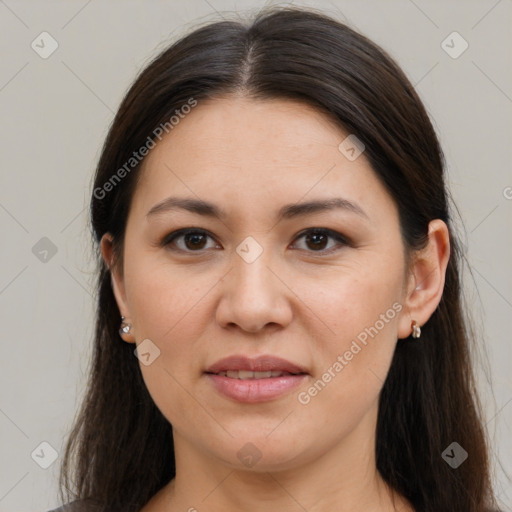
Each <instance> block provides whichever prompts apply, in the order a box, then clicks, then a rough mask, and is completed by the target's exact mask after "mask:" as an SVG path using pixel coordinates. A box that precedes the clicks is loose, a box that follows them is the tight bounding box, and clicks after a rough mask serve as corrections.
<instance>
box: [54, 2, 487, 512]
mask: <svg viewBox="0 0 512 512" xmlns="http://www.w3.org/2000/svg"><path fill="white" fill-rule="evenodd" d="M91 213H92V225H93V230H94V236H95V241H96V242H97V244H98V249H99V251H98V256H99V265H100V269H99V281H98V292H99V296H98V309H97V325H96V339H95V345H94V347H95V349H94V356H93V357H94V359H93V366H92V371H91V374H90V381H89V387H88V390H87V394H86V398H85V401H84V403H83V406H82V409H81V412H80V415H79V417H78V420H77V422H76V425H75V426H74V429H73V431H72V433H71V436H70V438H69V440H68V444H67V450H66V454H65V458H64V463H63V466H62V473H61V487H62V489H66V490H68V493H67V494H65V493H64V492H62V498H63V500H65V501H68V502H71V501H72V500H73V501H74V502H73V503H72V504H70V505H68V506H67V507H65V508H62V509H59V510H72V511H76V510H83V511H90V510H102V511H107V510H108V511H113V510H119V511H142V512H164V511H175V510H188V511H195V510H197V511H217V510H244V511H256V510H258V511H259V510H264V509H265V510H266V509H268V508H269V507H272V508H274V509H276V510H283V511H288V510H290V511H295V510H297V511H299V510H308V511H310V512H321V511H327V510H329V511H332V510H336V511H342V512H345V511H363V510H364V511H370V510H371V511H397V512H398V511H400V512H410V511H422V512H442V511H448V510H449V511H457V512H477V511H478V512H483V511H486V512H487V511H489V510H493V508H494V507H495V506H496V502H495V498H494V496H493V491H492V488H491V483H490V478H489V472H490V470H489V460H488V459H489V451H488V447H487V441H486V439H485V436H484V428H483V422H482V419H481V412H480V409H479V405H478V403H479V402H478V398H477V395H476V392H475V388H474V383H473V373H472V367H471V362H470V358H469V346H470V345H469V343H470V340H469V336H468V329H467V326H466V320H465V317H464V311H463V310H462V308H461V299H460V282H459V281H460V279H459V265H460V255H459V249H458V245H457V240H456V238H455V237H454V234H453V231H452V224H451V217H450V213H449V206H448V201H447V191H446V187H445V178H444V171H443V157H442V151H441V148H440V146H439V142H438V140H437V138H436V135H435V132H434V130H433V128H432V125H431V123H430V120H429V118H428V116H427V114H426V112H425V109H424V107H423V105H422V103H421V101H420V99H419V98H418V96H417V94H416V92H415V90H414V88H413V86H412V85H411V84H410V82H409V81H408V80H407V78H406V77H405V76H404V74H403V72H402V71H401V70H400V69H399V68H398V66H397V65H396V64H395V63H394V61H393V60H392V59H391V58H390V57H389V56H388V55H387V54H386V53H385V52H384V51H383V50H382V49H380V48H378V47H377V46H376V45H375V44H374V43H372V42H371V41H369V40H368V39H366V38H365V37H363V36H361V35H359V34H357V33H356V32H354V31H353V30H351V29H350V28H348V27H347V26H345V25H343V24H341V23H339V22H337V21H335V20H333V19H330V18H328V17H326V16H324V15H322V14H321V13H318V12H316V11H313V10H304V9H294V8H281V9H271V10H266V11H264V12H263V13H261V14H260V15H258V16H257V17H256V18H255V19H254V20H253V21H252V22H251V23H250V24H249V25H248V26H246V25H244V24H242V23H238V22H233V21H223V22H218V23H213V24H209V25H207V26H204V27H202V28H199V29H197V30H195V31H194V32H192V33H191V34H190V35H188V36H186V37H184V38H182V39H181V40H180V41H178V42H177V43H175V44H173V45H172V46H171V47H170V48H168V49H167V50H165V51H164V52H163V53H161V54H160V55H159V56H158V57H157V58H156V59H155V60H154V61H153V62H152V63H151V64H150V65H149V66H148V67H147V68H146V69H145V70H144V71H143V72H142V73H141V74H140V76H139V77H138V78H137V80H136V82H135V83H134V85H133V86H132V87H131V89H130V90H129V91H128V93H127V95H126V97H125V98H124V100H123V102H122V104H121V106H120V108H119V111H118V113H117V115H116V117H115V120H114V122H113V125H112V127H111V129H110V132H109V134H108V137H107V139H106V141H105V144H104V148H103V152H102V155H101V158H100V161H99V165H98V169H97V173H96V178H95V184H94V191H93V196H92V199H91ZM135 356H137V357H135ZM70 490H71V491H72V492H71V491H70Z"/></svg>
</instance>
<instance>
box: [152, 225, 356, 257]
mask: <svg viewBox="0 0 512 512" xmlns="http://www.w3.org/2000/svg"><path fill="white" fill-rule="evenodd" d="M190 234H200V235H207V236H209V237H210V238H212V239H214V237H213V236H212V235H211V234H210V233H209V232H208V231H205V230H204V229H199V228H183V229H178V230H177V231H173V232H172V233H169V234H168V235H167V236H165V237H164V239H163V240H162V242H161V244H160V245H161V246H163V247H169V246H170V245H171V244H172V243H173V242H174V241H175V240H176V239H177V238H180V237H184V236H186V235H190ZM308 234H313V235H325V236H328V237H329V238H333V239H334V240H336V241H337V242H338V244H339V245H338V247H331V248H330V249H322V250H319V251H312V250H306V252H309V253H313V254H319V255H327V254H331V253H333V252H335V251H337V250H340V249H341V247H343V246H350V247H351V246H352V244H351V242H350V241H349V240H348V239H347V238H346V237H345V236H343V235H341V234H340V233H338V232H336V231H333V230H332V229H327V228H308V229H306V230H304V231H302V232H300V233H299V234H298V235H297V237H296V238H295V240H297V239H299V238H303V237H305V236H306V235H308ZM171 250H174V251H179V252H184V253H202V252H204V251H205V250H206V249H200V250H197V251H191V250H186V249H179V248H171ZM303 250H305V249H303Z"/></svg>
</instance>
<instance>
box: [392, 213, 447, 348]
mask: <svg viewBox="0 0 512 512" xmlns="http://www.w3.org/2000/svg"><path fill="white" fill-rule="evenodd" d="M449 259H450V234H449V231H448V227H447V226H446V224H445V223H444V222H443V221H442V220H440V219H435V220H433V221H431V222H430V223H429V226H428V243H427V246H426V247H425V248H423V249H421V250H420V251H418V252H417V253H416V254H415V255H414V256H413V261H412V264H411V269H410V274H409V282H408V287H407V294H406V297H405V299H404V308H403V314H402V317H401V318H400V322H399V326H398V337H399V338H407V337H408V336H410V334H411V333H412V326H411V321H413V320H414V321H415V322H416V323H417V324H418V325H419V326H420V327H421V326H423V325H425V324H426V323H427V321H428V319H429V318H430V317H431V315H432V314H433V313H434V311H435V310H436V308H437V306H438V305H439V302H441V297H442V295H443V289H444V281H445V275H446V268H447V266H448V261H449Z"/></svg>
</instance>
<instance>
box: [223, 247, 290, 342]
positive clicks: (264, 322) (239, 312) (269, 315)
mask: <svg viewBox="0 0 512 512" xmlns="http://www.w3.org/2000/svg"><path fill="white" fill-rule="evenodd" d="M269 263H270V262H269V261H268V260H267V258H265V257H264V255H263V254H262V255H261V256H260V257H259V258H258V259H256V261H253V262H252V263H247V262H246V261H244V260H243V259H242V258H240V257H239V256H238V255H237V254H235V255H234V258H233V267H232V269H231V271H230V272H228V273H227V275H225V276H224V278H223V279H222V283H221V284H220V285H221V286H222V297H221V300H220V302H219V304H218V307H217V311H216V319H217V322H218V324H219V325H220V326H222V327H224V328H234V327H238V328H240V329H242V330H243V331H245V332H250V333H257V332H259V331H262V330H265V329H276V328H278V327H279V328H284V327H286V326H287V325H288V324H289V323H290V322H291V320H292V316H293V309H292V302H293V297H294V294H293V292H292V291H291V290H290V288H289V286H290V285H289V284H288V283H287V282H286V279H285V277H286V276H280V275H279V272H278V271H276V270H274V269H272V268H271V265H269ZM274 267H275V265H274Z"/></svg>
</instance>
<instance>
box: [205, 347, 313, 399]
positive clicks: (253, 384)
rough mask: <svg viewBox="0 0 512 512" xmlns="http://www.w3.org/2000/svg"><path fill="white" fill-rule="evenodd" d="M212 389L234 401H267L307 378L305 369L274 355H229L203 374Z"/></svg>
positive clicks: (279, 395)
mask: <svg viewBox="0 0 512 512" xmlns="http://www.w3.org/2000/svg"><path fill="white" fill-rule="evenodd" d="M205 374H206V377H208V380H209V382H210V383H211V384H212V385H213V388H214V389H215V390H216V391H217V392H219V393H220V394H221V395H223V396H224V397H227V398H229V399H231V400H235V401H237V402H246V403H257V402H268V401H270V400H275V399H277V398H280V397H282V396H284V395H286V394H288V393H290V392H291V391H292V390H293V389H295V388H296V387H298V386H299V385H300V384H301V383H302V382H304V380H305V379H306V378H307V376H308V375H309V374H308V372H307V371H306V369H305V368H303V367H302V366H299V365H297V364H294V363H292V362H290V361H287V360H285V359H281V358H279V357H274V356H260V357H257V358H249V357H246V356H238V355H236V356H231V357H227V358H225V359H221V360H220V361H217V362H216V363H215V364H213V365H211V366H210V367H209V368H208V369H207V370H206V371H205Z"/></svg>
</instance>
